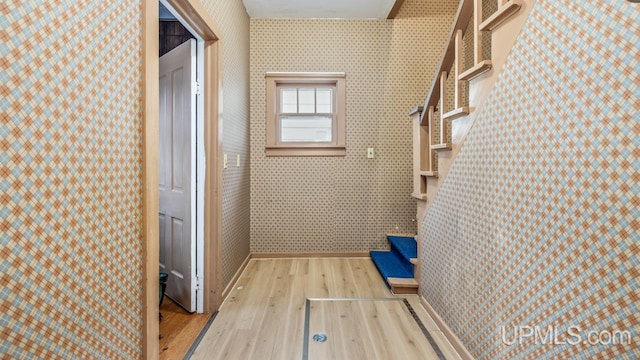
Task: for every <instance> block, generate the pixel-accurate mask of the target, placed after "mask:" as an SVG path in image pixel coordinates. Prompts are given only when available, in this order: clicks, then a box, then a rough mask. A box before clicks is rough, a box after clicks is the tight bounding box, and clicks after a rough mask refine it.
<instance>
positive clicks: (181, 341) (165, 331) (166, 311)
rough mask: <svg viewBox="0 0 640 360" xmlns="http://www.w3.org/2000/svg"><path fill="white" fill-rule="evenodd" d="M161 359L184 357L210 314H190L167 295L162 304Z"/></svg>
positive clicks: (171, 359) (169, 359)
mask: <svg viewBox="0 0 640 360" xmlns="http://www.w3.org/2000/svg"><path fill="white" fill-rule="evenodd" d="M160 313H161V314H162V321H160V334H161V335H162V339H160V360H173V359H182V358H183V357H184V355H185V354H186V353H187V351H189V348H190V347H191V344H193V341H194V340H195V338H196V337H197V336H198V334H200V331H201V330H202V329H203V328H204V326H205V324H206V323H207V320H209V317H210V316H211V315H210V314H190V313H188V312H187V311H185V310H184V309H183V308H181V307H180V306H178V305H176V303H174V302H173V301H172V300H171V299H169V298H168V297H165V298H164V300H163V301H162V305H161V306H160Z"/></svg>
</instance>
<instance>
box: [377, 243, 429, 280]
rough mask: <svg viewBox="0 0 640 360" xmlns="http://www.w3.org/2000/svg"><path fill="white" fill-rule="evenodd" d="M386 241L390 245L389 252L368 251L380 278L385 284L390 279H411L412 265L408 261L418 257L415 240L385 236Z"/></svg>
mask: <svg viewBox="0 0 640 360" xmlns="http://www.w3.org/2000/svg"><path fill="white" fill-rule="evenodd" d="M387 239H388V240H389V242H390V243H391V251H378V250H371V251H369V254H371V260H373V263H374V264H375V265H376V267H377V268H378V271H380V274H382V278H383V279H384V280H385V282H387V278H390V277H394V278H413V264H411V261H410V260H411V259H412V258H416V257H418V246H417V244H416V241H415V239H414V238H412V237H405V236H387ZM387 285H389V283H388V282H387Z"/></svg>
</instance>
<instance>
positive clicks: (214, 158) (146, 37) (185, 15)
mask: <svg viewBox="0 0 640 360" xmlns="http://www.w3.org/2000/svg"><path fill="white" fill-rule="evenodd" d="M158 2H159V1H158V0H143V2H142V73H143V76H142V102H143V104H142V133H143V134H142V141H143V146H142V176H143V183H142V186H143V193H142V197H143V209H142V214H143V219H142V223H143V229H142V231H143V234H142V235H143V244H142V245H143V253H142V255H143V257H142V261H143V269H142V292H143V296H142V321H143V331H142V338H143V349H142V350H143V351H142V355H143V358H145V359H157V358H158V356H159V344H158V334H159V324H158V311H159V307H158V291H159V290H158V285H159V281H158V272H159V270H158V264H159V249H160V247H159V241H158V231H159V229H158V226H159V225H158V204H159V198H158V142H159V135H158V131H159V121H158V120H159V100H158V93H159V80H158V76H159V60H160V57H159V40H158V31H159V19H158ZM167 3H168V4H169V5H171V7H173V9H174V10H175V11H176V12H177V13H178V15H180V16H181V17H182V19H183V20H184V21H185V22H186V23H187V24H188V25H189V26H190V27H191V29H193V31H194V32H195V33H196V34H197V35H198V36H200V37H201V38H202V39H203V40H204V52H203V57H204V84H202V88H203V93H204V95H205V96H206V97H205V96H203V99H206V100H205V101H204V148H205V153H206V155H207V156H206V160H205V167H206V171H205V178H206V180H205V184H204V219H205V221H204V274H206V276H205V283H203V284H201V287H202V289H203V291H202V293H203V311H204V312H205V313H212V312H214V311H216V310H217V309H218V308H219V306H220V304H221V302H222V281H221V274H222V251H221V248H222V247H221V243H220V241H221V238H222V171H221V170H220V169H221V166H220V165H221V154H222V119H221V116H220V114H221V109H220V107H221V104H222V101H221V99H222V83H221V76H220V75H221V49H220V36H219V34H220V31H219V30H218V28H217V26H216V24H215V22H214V21H213V19H212V18H211V15H209V13H208V12H207V11H206V9H205V8H204V6H203V5H202V4H201V3H200V1H199V0H167Z"/></svg>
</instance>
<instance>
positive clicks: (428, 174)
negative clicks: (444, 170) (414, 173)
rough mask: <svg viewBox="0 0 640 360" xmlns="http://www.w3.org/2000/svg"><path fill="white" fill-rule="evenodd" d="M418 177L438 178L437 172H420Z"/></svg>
mask: <svg viewBox="0 0 640 360" xmlns="http://www.w3.org/2000/svg"><path fill="white" fill-rule="evenodd" d="M420 176H426V177H435V178H437V177H438V172H437V171H420Z"/></svg>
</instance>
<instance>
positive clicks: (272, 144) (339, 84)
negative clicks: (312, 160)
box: [265, 72, 346, 156]
mask: <svg viewBox="0 0 640 360" xmlns="http://www.w3.org/2000/svg"><path fill="white" fill-rule="evenodd" d="M345 78H346V74H345V73H344V72H304V73H302V72H300V73H294V72H267V73H266V75H265V80H266V90H267V91H266V101H267V104H266V105H267V106H266V121H265V123H266V132H265V135H266V139H265V154H266V155H267V156H345V155H346V133H345V129H346V125H345V124H346V122H345V118H346V116H345V115H346V104H345V102H346V80H345ZM283 85H285V86H286V85H292V86H295V87H300V86H301V85H308V86H317V85H332V86H335V94H334V101H335V116H334V119H333V122H332V141H331V142H282V141H280V130H279V129H280V122H279V117H278V115H279V113H278V110H279V103H278V101H279V98H280V97H279V95H278V87H279V86H283Z"/></svg>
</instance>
